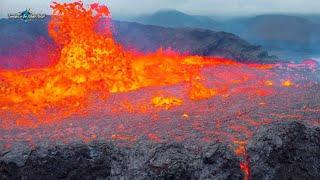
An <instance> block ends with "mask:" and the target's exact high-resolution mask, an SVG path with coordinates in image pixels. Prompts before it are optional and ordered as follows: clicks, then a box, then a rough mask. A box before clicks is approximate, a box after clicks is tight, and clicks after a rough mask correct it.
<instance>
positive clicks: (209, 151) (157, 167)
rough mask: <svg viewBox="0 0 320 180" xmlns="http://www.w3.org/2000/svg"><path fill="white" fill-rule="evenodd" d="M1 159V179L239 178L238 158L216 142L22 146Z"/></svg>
mask: <svg viewBox="0 0 320 180" xmlns="http://www.w3.org/2000/svg"><path fill="white" fill-rule="evenodd" d="M24 148H26V149H27V150H23V149H24ZM1 154H2V156H1V161H0V179H24V180H28V179H30V180H31V179H124V180H127V179H128V180H129V179H144V180H148V179H150V180H151V179H243V172H242V171H241V170H240V167H239V159H238V158H237V157H236V156H235V154H234V153H233V151H232V150H231V149H229V148H228V146H227V145H225V144H222V143H220V142H215V143H212V144H210V145H207V146H205V147H202V148H199V147H197V148H193V147H191V146H190V145H188V144H186V143H176V142H172V143H153V142H150V141H147V140H143V141H139V142H137V144H136V145H134V146H133V147H122V146H118V145H114V144H112V143H104V142H94V143H90V144H83V143H76V144H68V145H50V146H46V145H39V146H37V147H33V148H30V149H29V148H27V146H26V145H25V144H24V145H22V144H21V145H20V146H17V147H15V148H13V149H11V150H7V151H6V152H5V153H3V152H1ZM13 157H14V158H13Z"/></svg>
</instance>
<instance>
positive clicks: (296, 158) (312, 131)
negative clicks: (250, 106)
mask: <svg viewBox="0 0 320 180" xmlns="http://www.w3.org/2000/svg"><path fill="white" fill-rule="evenodd" d="M248 154H249V156H250V167H251V173H252V178H253V179H259V180H260V179H265V180H269V179H270V180H271V179H297V180H298V179H299V180H300V179H320V130H319V128H311V127H308V126H306V125H304V124H302V123H300V122H296V121H291V122H286V123H281V124H273V125H268V126H265V127H263V128H261V129H260V130H259V131H258V132H257V133H256V134H255V136H254V137H253V139H252V140H251V141H250V142H249V144H248Z"/></svg>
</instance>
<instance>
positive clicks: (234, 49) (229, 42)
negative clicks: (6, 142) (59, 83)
mask: <svg viewBox="0 0 320 180" xmlns="http://www.w3.org/2000/svg"><path fill="white" fill-rule="evenodd" d="M49 19H50V18H49V17H47V18H46V19H44V20H37V21H31V22H23V21H20V20H8V19H1V20H0V27H1V28H0V47H1V48H0V56H2V57H3V56H4V57H10V58H2V59H3V60H2V62H0V63H1V64H2V66H4V64H10V62H12V61H14V63H19V64H21V66H24V65H26V64H28V63H30V62H23V59H26V58H25V57H26V56H28V57H30V56H31V57H32V58H31V59H33V58H34V59H37V61H40V62H41V56H42V55H43V54H46V55H47V54H48V53H47V52H46V51H48V49H47V47H50V48H52V46H53V43H52V40H51V39H50V37H49V36H48V32H47V24H48V22H49ZM113 23H114V29H115V32H114V35H115V37H116V40H117V41H118V42H119V43H121V44H123V45H124V47H126V48H129V49H135V50H139V51H143V52H150V51H155V50H157V49H158V48H161V47H163V48H171V49H174V50H176V51H179V52H183V53H185V52H188V53H190V54H194V55H204V56H223V57H227V58H233V59H235V60H238V61H242V62H270V61H269V60H272V61H273V60H274V57H271V56H269V55H268V53H267V52H265V51H263V50H261V48H260V46H254V45H251V44H249V43H248V42H246V41H244V40H242V39H240V38H239V37H237V36H235V35H233V34H230V33H224V32H214V31H210V30H201V29H192V28H164V27H159V26H151V25H142V24H138V23H129V22H120V21H114V22H113ZM39 38H40V39H42V40H41V43H40V44H39V43H35V42H38V40H39ZM35 46H36V50H35ZM52 49H53V48H52ZM38 50H40V51H41V52H43V54H41V53H40V52H39V51H38ZM49 50H50V49H49ZM34 52H38V53H34ZM51 53H54V52H51ZM53 55H54V54H53ZM5 60H7V61H8V62H6V61H5ZM38 64H41V63H38Z"/></svg>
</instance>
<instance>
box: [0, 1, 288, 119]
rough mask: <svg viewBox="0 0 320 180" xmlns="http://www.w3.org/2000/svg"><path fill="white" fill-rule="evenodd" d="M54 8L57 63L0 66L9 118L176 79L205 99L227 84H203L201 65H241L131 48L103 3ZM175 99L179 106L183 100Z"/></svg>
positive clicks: (63, 109) (59, 110)
mask: <svg viewBox="0 0 320 180" xmlns="http://www.w3.org/2000/svg"><path fill="white" fill-rule="evenodd" d="M52 8H53V17H52V19H51V22H50V24H49V29H48V31H49V34H50V36H51V37H52V38H53V40H54V41H55V43H56V45H57V47H58V51H57V52H60V53H59V57H57V59H56V60H54V61H53V62H56V63H53V64H52V65H50V66H48V67H46V68H36V69H30V68H29V69H24V70H1V71H0V78H1V81H0V85H1V86H0V87H1V89H0V99H1V102H0V109H1V110H2V111H5V112H9V113H11V115H10V119H12V118H13V117H12V116H16V118H17V119H21V118H22V119H25V118H27V117H28V118H32V117H33V118H37V119H38V120H39V121H40V122H41V121H42V122H44V121H46V122H48V121H49V122H50V121H53V120H56V119H57V118H56V117H59V118H60V119H61V118H62V117H68V116H70V115H72V114H74V113H80V109H83V108H86V107H87V106H88V100H89V97H92V96H93V95H94V96H95V97H97V96H98V97H99V98H102V99H106V98H108V96H109V95H110V93H120V92H129V91H134V90H138V89H141V88H145V87H154V86H167V85H175V84H179V83H187V84H189V86H188V87H187V88H188V91H189V97H190V98H191V99H193V100H201V99H208V98H210V97H213V96H215V95H218V94H220V95H224V93H225V87H224V88H220V89H219V87H215V88H212V89H211V88H208V87H206V86H205V85H204V84H203V83H202V81H203V80H205V79H204V77H203V76H202V75H201V73H200V72H201V69H203V68H204V67H208V66H217V65H228V66H235V67H236V66H240V64H238V63H236V62H233V61H231V60H228V59H223V58H204V57H200V56H185V55H180V54H178V53H175V52H170V51H163V50H159V51H158V52H156V53H151V54H141V53H133V52H130V51H127V50H124V49H123V48H122V47H121V45H119V44H117V43H116V42H115V41H114V39H113V36H112V32H111V23H110V12H109V10H108V8H107V7H106V6H99V5H98V4H92V5H91V6H90V8H88V9H85V8H84V7H83V4H82V3H81V2H75V3H69V4H58V3H54V4H53V5H52ZM35 53H36V52H35ZM44 61H45V60H44ZM270 67H271V66H270ZM254 68H268V66H256V67H254ZM243 78H246V75H245V77H243ZM243 80H245V79H243ZM240 81H241V80H240ZM240 83H241V82H240ZM286 84H288V83H286ZM164 98H165V97H164ZM152 101H153V104H154V105H155V106H156V107H158V106H162V105H163V106H164V107H165V108H168V107H170V106H171V105H170V104H168V103H170V101H168V102H165V104H163V103H164V102H163V100H161V98H160V99H157V98H153V100H152ZM173 103H175V104H177V105H179V104H182V100H179V101H174V102H173ZM8 116H9V115H8ZM22 121H23V120H22ZM20 122H21V121H20Z"/></svg>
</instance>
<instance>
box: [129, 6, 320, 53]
mask: <svg viewBox="0 0 320 180" xmlns="http://www.w3.org/2000/svg"><path fill="white" fill-rule="evenodd" d="M131 21H132V19H131ZM133 21H137V22H141V23H143V24H150V25H159V26H164V27H194V28H202V29H210V30H216V31H217V30H218V31H225V32H230V33H233V34H236V35H238V36H240V37H241V38H243V39H245V40H247V41H248V42H250V43H253V44H260V45H262V46H263V48H264V49H266V50H268V51H272V52H277V53H278V52H281V53H280V54H283V56H282V57H283V58H289V57H290V58H291V57H292V56H297V54H299V53H300V54H315V53H318V52H320V15H276V14H270V15H259V16H254V17H241V18H234V19H231V20H230V19H229V20H224V19H223V18H220V20H219V21H215V20H213V18H212V17H211V18H210V17H206V16H192V15H188V14H185V13H182V12H179V11H175V10H171V11H159V12H156V13H154V14H151V15H146V16H141V17H139V18H137V19H136V20H133ZM283 52H285V53H283ZM318 54H319V53H318Z"/></svg>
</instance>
